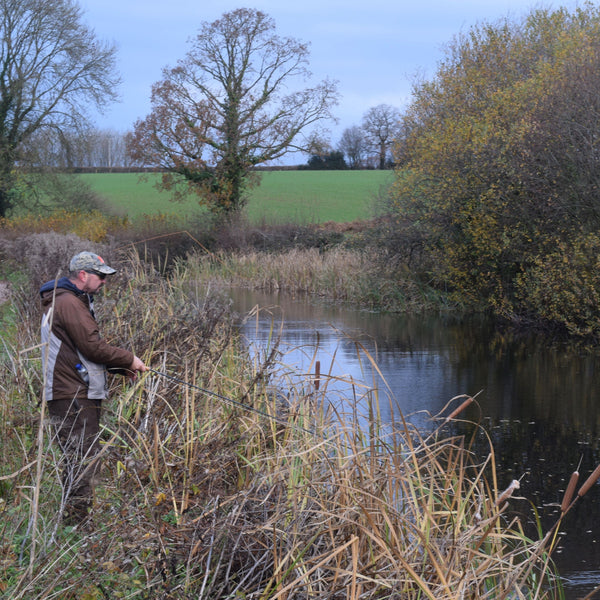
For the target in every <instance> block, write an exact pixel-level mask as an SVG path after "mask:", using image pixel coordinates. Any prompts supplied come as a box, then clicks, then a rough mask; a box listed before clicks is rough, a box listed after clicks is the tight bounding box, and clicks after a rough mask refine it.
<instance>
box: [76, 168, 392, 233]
mask: <svg viewBox="0 0 600 600" xmlns="http://www.w3.org/2000/svg"><path fill="white" fill-rule="evenodd" d="M81 177H82V178H83V179H84V180H85V181H86V182H87V183H88V184H89V185H90V186H91V187H92V189H93V190H94V191H96V192H97V193H98V194H100V195H101V196H103V197H104V198H106V199H107V200H108V201H109V203H110V204H112V205H113V206H115V207H116V208H117V209H118V210H119V211H120V212H121V213H123V214H126V215H128V216H129V217H131V218H132V219H135V218H136V217H139V216H141V215H144V214H157V213H164V214H172V213H179V214H193V213H195V212H197V211H198V210H199V209H198V201H197V199H194V198H190V200H189V201H188V202H185V203H173V202H171V201H170V200H169V194H167V193H165V192H159V191H157V190H156V189H155V188H154V185H153V182H154V181H155V180H156V178H157V177H159V175H155V174H152V175H149V176H148V178H147V180H146V181H143V180H142V181H140V177H139V175H137V174H134V173H101V174H100V173H98V174H85V175H81ZM261 177H262V179H261V184H260V186H259V187H257V188H255V189H254V190H252V191H251V196H250V200H249V201H248V205H247V206H246V214H247V216H248V218H249V220H250V221H251V222H253V223H258V222H263V221H264V222H267V223H273V224H277V223H286V222H295V223H323V222H326V221H335V222H339V223H344V222H349V221H355V220H359V219H368V218H371V217H372V216H373V205H374V199H375V198H376V197H377V196H378V195H379V193H380V190H381V189H385V188H386V187H387V186H388V185H389V184H390V183H391V182H392V180H393V173H392V172H391V171H266V172H263V173H262V174H261Z"/></svg>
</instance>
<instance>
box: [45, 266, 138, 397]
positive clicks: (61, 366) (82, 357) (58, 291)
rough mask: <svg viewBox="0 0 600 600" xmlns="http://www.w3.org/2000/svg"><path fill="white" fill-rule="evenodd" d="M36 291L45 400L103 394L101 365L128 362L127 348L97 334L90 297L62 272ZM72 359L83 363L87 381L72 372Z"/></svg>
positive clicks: (124, 366) (103, 368) (130, 355)
mask: <svg viewBox="0 0 600 600" xmlns="http://www.w3.org/2000/svg"><path fill="white" fill-rule="evenodd" d="M40 295H41V300H42V307H43V309H44V317H43V319H42V344H43V345H42V348H43V353H42V354H43V356H42V359H43V363H44V372H45V392H46V400H58V399H60V400H70V399H73V398H78V399H79V398H89V399H95V400H103V399H104V398H106V396H107V393H108V387H107V384H106V368H111V369H127V368H129V367H130V366H131V364H132V363H133V359H134V355H133V353H131V352H129V351H128V350H125V349H123V348H118V347H116V346H111V345H110V344H107V343H106V342H105V341H104V340H103V339H102V338H101V337H100V332H99V331H98V324H97V323H96V319H95V318H94V315H93V310H91V307H90V297H89V296H88V294H86V293H85V292H81V291H80V290H78V289H77V287H76V286H75V285H73V284H72V283H71V281H70V280H69V279H68V278H67V277H63V278H61V279H59V280H58V281H57V282H54V281H50V282H48V283H46V284H44V285H43V286H42V288H41V290H40ZM51 309H52V310H51ZM78 363H81V364H84V365H85V366H86V367H87V369H88V372H89V383H88V382H85V381H84V380H83V379H82V378H81V376H80V375H79V373H78V372H77V369H76V365H77V364H78Z"/></svg>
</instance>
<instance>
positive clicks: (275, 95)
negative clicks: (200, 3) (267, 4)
mask: <svg viewBox="0 0 600 600" xmlns="http://www.w3.org/2000/svg"><path fill="white" fill-rule="evenodd" d="M307 63H308V47H307V45H306V44H304V43H301V42H299V41H297V40H295V39H292V38H281V37H279V36H277V35H276V34H275V25H274V22H273V20H272V19H271V18H270V17H268V16H267V15H266V14H264V13H262V12H260V11H258V10H255V9H246V8H242V9H237V10H234V11H232V12H229V13H225V14H224V15H223V16H222V17H221V18H220V19H218V20H217V21H215V22H213V23H205V24H203V25H202V27H201V29H200V32H199V33H198V35H197V36H196V38H195V40H194V41H193V44H192V47H191V49H190V51H189V52H188V53H187V55H186V57H185V59H184V60H181V61H179V64H178V66H177V67H175V68H172V69H165V70H164V71H163V75H164V79H163V80H162V81H161V82H159V83H157V84H155V85H154V87H153V89H152V111H151V113H150V115H148V116H147V117H146V118H145V119H144V120H141V121H138V122H137V123H136V124H135V127H134V133H133V135H132V136H131V137H130V139H129V147H130V149H131V154H132V157H133V158H134V159H135V160H136V161H138V162H139V163H142V164H147V165H152V166H160V167H162V168H163V169H165V170H167V171H168V172H167V173H166V174H165V175H164V176H163V178H162V181H161V184H160V185H161V186H162V187H163V188H165V189H170V190H172V191H174V192H175V195H177V193H178V191H183V192H184V193H187V192H188V191H190V190H192V191H194V192H196V193H197V194H198V195H199V196H200V198H201V202H202V203H204V204H206V205H207V206H209V207H210V208H211V210H213V211H214V212H215V213H218V214H222V215H223V214H225V215H226V214H231V213H234V212H235V211H237V210H238V209H240V208H241V207H242V206H243V204H244V190H245V188H247V187H248V176H249V175H250V172H251V170H252V168H253V167H254V166H256V165H258V164H261V163H265V162H267V161H271V160H274V159H277V158H280V157H282V156H283V155H284V154H286V153H288V152H290V151H306V150H307V148H308V147H309V146H310V140H311V139H312V138H310V136H309V137H308V138H305V137H304V134H305V132H306V130H307V128H309V127H310V126H312V125H315V124H316V123H317V122H319V121H321V120H323V119H329V118H331V117H332V115H331V112H330V111H331V108H332V106H334V105H335V104H336V103H337V92H336V85H335V83H334V82H330V81H327V80H326V81H323V82H321V83H319V84H317V85H315V86H314V87H308V88H304V89H300V90H299V91H290V90H294V89H296V88H295V85H296V83H297V82H300V81H303V80H306V79H307V78H308V77H309V76H310V73H309V72H308V70H307ZM181 184H183V187H180V186H181Z"/></svg>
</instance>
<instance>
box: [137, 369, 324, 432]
mask: <svg viewBox="0 0 600 600" xmlns="http://www.w3.org/2000/svg"><path fill="white" fill-rule="evenodd" d="M148 371H150V372H151V373H155V374H156V375H160V376H161V377H164V378H165V379H170V380H171V381H175V382H176V383H179V384H181V385H185V386H187V387H189V388H191V389H194V390H197V391H199V392H202V393H204V394H208V395H209V396H214V397H215V398H218V399H219V400H223V401H225V402H229V403H230V404H233V405H234V406H237V407H239V408H242V409H244V410H247V411H249V412H253V413H255V414H257V415H261V416H262V417H266V418H267V419H271V420H272V421H275V422H276V423H279V425H283V426H284V427H290V428H292V429H297V430H298V431H304V432H305V433H310V434H311V435H315V432H314V431H311V430H310V429H306V428H305V427H302V426H300V425H290V424H289V423H288V422H287V421H282V420H281V419H278V418H277V417H274V416H273V415H270V414H269V413H267V412H265V411H263V410H260V409H259V408H254V406H250V405H249V404H244V403H243V402H240V401H239V400H234V399H233V398H228V397H227V396H222V395H221V394H217V392H213V391H211V390H207V389H205V388H201V387H200V386H198V385H195V384H193V383H190V382H189V381H186V380H185V379H181V378H180V377H176V376H175V375H169V374H168V373H163V372H162V371H157V370H156V369H152V368H151V367H148Z"/></svg>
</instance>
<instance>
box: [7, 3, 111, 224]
mask: <svg viewBox="0 0 600 600" xmlns="http://www.w3.org/2000/svg"><path fill="white" fill-rule="evenodd" d="M0 32H1V34H2V37H1V40H0V216H5V215H6V214H7V212H9V211H10V209H11V208H13V206H14V204H15V202H16V200H17V199H16V196H15V193H14V188H15V173H14V166H15V164H17V163H18V164H20V165H22V164H23V160H24V158H25V157H24V156H23V155H22V152H21V149H22V147H23V145H24V143H25V142H26V141H27V140H28V139H29V138H30V137H31V136H32V135H33V134H34V133H35V132H39V131H40V130H42V129H52V130H55V131H56V132H61V131H65V130H67V129H75V128H79V127H81V126H82V124H84V123H86V122H87V120H86V117H85V109H86V107H87V106H88V105H89V104H92V105H95V106H96V107H97V108H98V109H99V110H102V109H103V107H104V106H105V105H106V103H107V102H108V101H113V100H115V99H116V87H117V85H118V83H119V78H118V75H117V74H116V72H115V70H114V69H115V53H116V50H115V48H114V46H112V45H110V44H105V43H102V42H100V41H99V40H98V39H97V38H96V36H95V34H94V32H93V30H91V29H89V28H88V27H87V26H85V25H84V24H83V22H82V18H81V9H80V8H79V6H78V5H77V4H76V3H75V2H74V1H73V0H0Z"/></svg>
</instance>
